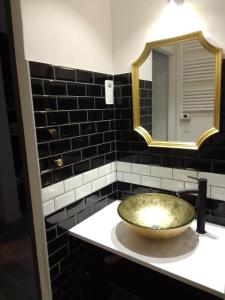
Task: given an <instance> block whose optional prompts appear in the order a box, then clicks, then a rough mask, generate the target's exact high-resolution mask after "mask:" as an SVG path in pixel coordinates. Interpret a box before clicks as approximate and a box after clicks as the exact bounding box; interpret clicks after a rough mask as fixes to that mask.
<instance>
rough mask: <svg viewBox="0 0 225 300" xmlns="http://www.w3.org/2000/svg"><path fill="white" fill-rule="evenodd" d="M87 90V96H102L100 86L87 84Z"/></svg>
mask: <svg viewBox="0 0 225 300" xmlns="http://www.w3.org/2000/svg"><path fill="white" fill-rule="evenodd" d="M86 89H87V96H94V97H101V96H102V89H101V86H100V85H96V84H95V85H92V84H87V85H86Z"/></svg>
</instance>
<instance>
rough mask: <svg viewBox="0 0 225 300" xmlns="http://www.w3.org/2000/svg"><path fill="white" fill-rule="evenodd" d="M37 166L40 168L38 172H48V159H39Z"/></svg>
mask: <svg viewBox="0 0 225 300" xmlns="http://www.w3.org/2000/svg"><path fill="white" fill-rule="evenodd" d="M39 166H40V170H41V171H44V170H49V168H50V167H49V160H48V159H40V160H39Z"/></svg>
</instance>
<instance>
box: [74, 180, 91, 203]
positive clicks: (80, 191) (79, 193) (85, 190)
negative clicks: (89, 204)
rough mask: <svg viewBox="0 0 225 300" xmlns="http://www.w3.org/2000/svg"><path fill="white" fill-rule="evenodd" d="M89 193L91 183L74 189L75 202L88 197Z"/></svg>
mask: <svg viewBox="0 0 225 300" xmlns="http://www.w3.org/2000/svg"><path fill="white" fill-rule="evenodd" d="M91 192H92V190H91V183H88V184H85V185H83V186H81V187H79V188H77V189H75V197H76V200H79V199H81V198H83V197H86V196H88V195H89V194H91Z"/></svg>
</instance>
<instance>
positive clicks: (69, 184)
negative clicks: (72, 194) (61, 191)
mask: <svg viewBox="0 0 225 300" xmlns="http://www.w3.org/2000/svg"><path fill="white" fill-rule="evenodd" d="M64 185H65V191H66V192H68V191H70V190H73V189H75V188H77V187H79V186H82V185H83V175H82V174H80V175H77V176H74V177H71V178H69V179H66V180H65V181H64Z"/></svg>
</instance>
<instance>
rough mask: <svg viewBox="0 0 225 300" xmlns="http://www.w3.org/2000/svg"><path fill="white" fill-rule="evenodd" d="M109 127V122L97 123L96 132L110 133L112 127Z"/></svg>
mask: <svg viewBox="0 0 225 300" xmlns="http://www.w3.org/2000/svg"><path fill="white" fill-rule="evenodd" d="M109 125H110V124H109V122H108V121H103V122H97V123H96V131H97V132H104V131H109V130H110V126H109Z"/></svg>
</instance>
